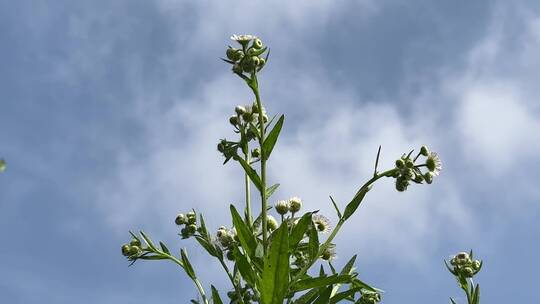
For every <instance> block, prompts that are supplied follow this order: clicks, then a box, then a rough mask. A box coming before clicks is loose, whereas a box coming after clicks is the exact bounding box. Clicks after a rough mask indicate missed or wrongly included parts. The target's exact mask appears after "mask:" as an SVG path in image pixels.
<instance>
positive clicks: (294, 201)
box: [289, 196, 302, 213]
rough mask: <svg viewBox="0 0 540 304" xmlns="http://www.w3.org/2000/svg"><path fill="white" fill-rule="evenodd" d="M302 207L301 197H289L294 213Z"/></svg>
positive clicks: (290, 208)
mask: <svg viewBox="0 0 540 304" xmlns="http://www.w3.org/2000/svg"><path fill="white" fill-rule="evenodd" d="M301 208H302V200H301V199H300V198H299V197H296V196H295V197H291V198H290V199H289V210H290V211H291V212H292V213H296V212H298V211H300V209H301Z"/></svg>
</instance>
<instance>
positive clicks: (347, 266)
mask: <svg viewBox="0 0 540 304" xmlns="http://www.w3.org/2000/svg"><path fill="white" fill-rule="evenodd" d="M355 261H356V254H355V255H353V257H352V258H351V259H350V260H349V261H348V262H347V264H345V266H343V269H341V272H340V273H339V274H351V271H352V269H353V267H354V262H355Z"/></svg>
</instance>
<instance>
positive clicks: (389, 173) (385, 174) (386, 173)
mask: <svg viewBox="0 0 540 304" xmlns="http://www.w3.org/2000/svg"><path fill="white" fill-rule="evenodd" d="M397 170H399V169H397V168H394V169H390V170H387V171H384V172H382V173H380V174H376V175H375V176H373V177H372V178H371V179H370V180H368V181H367V182H366V183H365V184H364V185H362V187H360V189H359V190H358V191H357V192H356V194H355V195H354V196H355V197H356V196H357V195H358V194H359V193H361V192H362V191H363V190H365V189H366V188H367V187H369V186H370V185H371V184H373V183H374V182H376V181H377V180H378V179H380V178H381V177H389V176H392V175H393V174H394V172H396V171H397ZM345 222H346V220H342V219H340V220H339V222H338V223H337V225H336V227H335V228H334V230H333V231H332V233H331V234H330V236H328V238H327V239H326V241H325V242H324V243H323V244H322V245H321V246H320V247H319V253H318V254H317V256H316V257H315V258H314V259H313V260H311V261H310V262H309V263H308V264H307V265H306V266H304V267H302V269H300V271H299V272H298V273H297V274H296V275H295V276H294V278H293V279H292V282H296V281H297V280H298V279H299V278H300V277H302V276H303V275H304V274H305V273H306V272H307V271H308V269H309V268H311V266H313V264H314V263H315V262H316V261H317V259H318V258H319V257H320V256H321V255H322V254H323V252H324V251H325V250H326V249H327V248H328V246H330V244H331V243H332V240H333V239H334V238H335V237H336V235H337V234H338V232H339V230H340V229H341V227H342V226H343V224H345Z"/></svg>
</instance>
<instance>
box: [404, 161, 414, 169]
mask: <svg viewBox="0 0 540 304" xmlns="http://www.w3.org/2000/svg"><path fill="white" fill-rule="evenodd" d="M405 166H407V168H412V167H414V163H413V161H412V160H410V159H407V160H406V161H405Z"/></svg>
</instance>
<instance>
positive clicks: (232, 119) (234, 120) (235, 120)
mask: <svg viewBox="0 0 540 304" xmlns="http://www.w3.org/2000/svg"><path fill="white" fill-rule="evenodd" d="M229 122H230V123H231V125H233V126H235V127H236V126H237V125H238V116H236V115H233V116H231V117H229Z"/></svg>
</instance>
